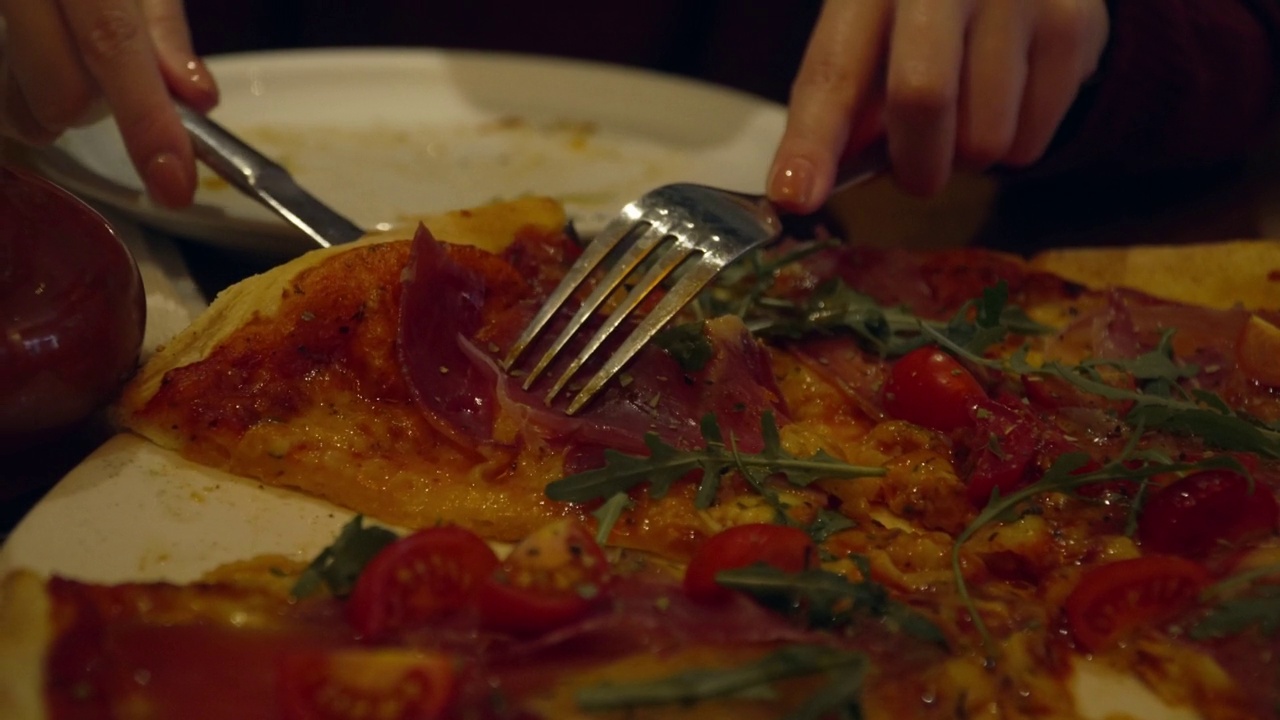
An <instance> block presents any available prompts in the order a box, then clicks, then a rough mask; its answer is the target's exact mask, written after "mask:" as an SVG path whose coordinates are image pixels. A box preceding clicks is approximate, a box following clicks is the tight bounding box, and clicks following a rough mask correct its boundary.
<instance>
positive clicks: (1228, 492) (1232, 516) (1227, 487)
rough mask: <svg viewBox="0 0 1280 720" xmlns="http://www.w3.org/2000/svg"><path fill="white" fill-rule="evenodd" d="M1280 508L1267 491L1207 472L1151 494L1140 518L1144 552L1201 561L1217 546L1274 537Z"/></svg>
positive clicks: (1236, 478) (1228, 474) (1221, 473)
mask: <svg viewBox="0 0 1280 720" xmlns="http://www.w3.org/2000/svg"><path fill="white" fill-rule="evenodd" d="M1278 520H1280V506H1277V504H1276V496H1275V494H1274V493H1272V492H1271V490H1270V488H1268V487H1267V486H1265V485H1263V484H1262V483H1255V485H1254V487H1253V492H1252V493H1251V492H1250V491H1249V480H1248V478H1246V477H1245V476H1243V475H1241V474H1239V473H1236V472H1232V471H1230V470H1205V471H1202V472H1198V473H1193V474H1191V475H1188V476H1186V477H1184V478H1180V479H1178V480H1175V481H1174V482H1172V483H1170V484H1169V485H1167V486H1165V487H1163V488H1161V489H1160V490H1158V491H1157V492H1155V493H1153V494H1152V496H1151V498H1150V499H1149V500H1148V501H1147V503H1146V505H1144V506H1143V508H1142V515H1141V516H1139V518H1138V539H1139V540H1140V541H1141V542H1142V545H1143V547H1144V548H1147V549H1149V550H1153V551H1155V552H1161V553H1173V554H1175V555H1182V556H1185V557H1192V558H1196V557H1203V556H1205V555H1207V554H1209V552H1210V551H1211V550H1213V548H1214V547H1215V546H1216V545H1218V544H1219V543H1224V542H1240V541H1244V540H1251V539H1253V538H1256V537H1260V536H1265V535H1268V534H1270V533H1273V532H1275V530H1276V523H1277V521H1278Z"/></svg>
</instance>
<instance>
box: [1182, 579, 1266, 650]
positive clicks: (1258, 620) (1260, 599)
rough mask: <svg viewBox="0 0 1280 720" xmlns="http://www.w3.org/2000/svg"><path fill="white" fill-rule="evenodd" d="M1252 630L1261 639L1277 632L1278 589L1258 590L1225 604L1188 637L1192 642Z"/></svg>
mask: <svg viewBox="0 0 1280 720" xmlns="http://www.w3.org/2000/svg"><path fill="white" fill-rule="evenodd" d="M1251 627H1256V628H1258V631H1259V632H1261V633H1262V634H1264V635H1275V634H1276V631H1277V630H1280V585H1268V586H1266V587H1258V588H1256V589H1254V590H1253V591H1252V592H1250V593H1248V594H1247V595H1242V596H1240V597H1236V598H1232V599H1230V600H1224V601H1223V602H1221V603H1219V604H1217V605H1216V606H1214V607H1213V608H1212V609H1210V610H1209V612H1208V613H1207V614H1206V615H1205V616H1204V617H1203V618H1201V619H1200V620H1199V621H1198V622H1196V624H1195V625H1192V626H1191V629H1190V630H1189V631H1188V632H1187V634H1188V635H1189V636H1190V637H1191V638H1192V639H1194V640H1208V639H1211V638H1224V637H1229V636H1231V635H1239V634H1240V633H1242V632H1244V631H1245V630H1248V629H1249V628H1251Z"/></svg>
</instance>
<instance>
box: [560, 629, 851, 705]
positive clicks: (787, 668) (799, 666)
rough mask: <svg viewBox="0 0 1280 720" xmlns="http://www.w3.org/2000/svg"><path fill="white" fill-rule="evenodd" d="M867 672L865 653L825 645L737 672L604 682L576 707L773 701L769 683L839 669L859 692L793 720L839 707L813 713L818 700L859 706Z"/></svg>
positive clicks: (584, 693) (792, 649) (786, 652)
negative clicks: (740, 699)
mask: <svg viewBox="0 0 1280 720" xmlns="http://www.w3.org/2000/svg"><path fill="white" fill-rule="evenodd" d="M866 668H867V659H866V656H864V655H863V654H862V653H858V652H851V651H847V650H839V649H837V648H832V647H825V646H821V645H791V646H788V647H784V648H781V649H779V650H775V651H774V652H772V653H770V654H768V655H766V656H764V657H763V658H761V659H759V660H757V661H755V662H751V663H748V664H746V665H740V666H737V667H730V668H715V669H711V668H699V669H696V670H687V671H684V672H679V673H675V674H673V675H668V676H666V677H663V678H659V679H657V680H648V681H642V682H635V683H626V684H622V683H605V684H601V685H596V686H593V687H588V688H584V689H582V690H580V691H578V694H577V702H578V706H579V707H580V708H582V709H583V710H587V711H591V712H595V711H603V710H621V709H626V708H634V707H645V706H654V705H688V704H692V703H696V702H700V701H704V700H712V699H715V698H726V697H743V696H746V697H769V696H771V695H772V688H771V687H770V684H771V683H773V682H776V681H778V680H785V679H787V678H794V677H803V676H806V675H814V674H816V673H820V672H827V671H832V670H839V671H840V673H839V677H838V678H836V680H838V681H839V682H840V683H841V684H842V685H843V686H844V687H846V688H848V686H852V688H850V689H852V690H854V692H846V693H840V694H835V693H825V694H823V693H820V694H819V695H815V696H813V697H812V698H810V700H809V702H808V703H806V705H805V706H804V707H802V708H800V710H801V711H803V712H804V713H805V714H802V715H794V716H792V717H796V718H800V717H804V718H809V717H821V716H822V715H823V714H824V713H826V712H831V711H833V710H838V709H839V708H831V707H825V703H823V705H824V706H823V707H817V706H815V707H813V708H811V707H810V706H811V705H814V703H815V701H822V700H824V699H830V698H838V699H839V700H840V701H841V702H842V703H844V704H845V706H846V707H847V705H848V704H849V703H850V702H856V695H857V692H856V690H857V689H860V688H861V686H862V678H863V675H864V674H865V672H866ZM851 695H852V696H853V697H850V696H851ZM814 710H817V711H819V712H816V713H815V712H814ZM855 717H856V715H855Z"/></svg>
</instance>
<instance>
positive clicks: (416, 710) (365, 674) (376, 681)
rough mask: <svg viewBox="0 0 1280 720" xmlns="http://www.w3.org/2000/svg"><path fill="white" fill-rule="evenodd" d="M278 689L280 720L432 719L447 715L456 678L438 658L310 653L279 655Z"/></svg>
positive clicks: (407, 653)
mask: <svg viewBox="0 0 1280 720" xmlns="http://www.w3.org/2000/svg"><path fill="white" fill-rule="evenodd" d="M277 688H278V692H279V700H280V714H281V717H283V718H284V720H357V719H358V718H369V717H377V718H386V719H387V720H434V718H443V717H447V716H449V711H450V704H451V701H452V700H453V698H454V696H455V694H456V690H457V673H456V671H455V669H454V663H453V660H452V659H450V658H449V657H448V656H446V655H444V654H442V653H434V652H420V651H416V650H402V649H364V648H344V649H340V650H330V651H324V650H315V651H305V652H299V653H293V654H289V655H286V656H284V657H283V658H282V659H281V661H280V665H279V668H278V676H277Z"/></svg>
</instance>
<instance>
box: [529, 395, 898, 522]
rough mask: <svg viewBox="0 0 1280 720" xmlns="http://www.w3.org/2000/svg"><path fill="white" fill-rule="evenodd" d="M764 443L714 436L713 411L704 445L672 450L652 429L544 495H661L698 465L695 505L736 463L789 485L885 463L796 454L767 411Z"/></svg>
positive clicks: (877, 471) (875, 472)
mask: <svg viewBox="0 0 1280 720" xmlns="http://www.w3.org/2000/svg"><path fill="white" fill-rule="evenodd" d="M761 424H762V433H763V436H764V440H765V446H764V449H762V450H761V451H760V452H758V453H742V452H737V451H735V450H734V449H733V448H731V447H730V446H729V445H727V444H726V443H725V441H724V440H723V439H721V436H720V429H719V425H718V424H717V423H716V422H715V418H714V416H711V415H708V416H707V417H706V418H704V419H703V427H702V434H703V439H704V441H705V443H706V444H705V446H704V447H702V448H699V449H693V450H678V449H676V448H675V447H673V446H671V445H668V444H667V443H665V442H663V440H662V439H661V438H659V437H658V436H657V435H656V434H655V433H648V434H646V435H645V438H644V442H645V445H647V446H648V447H649V454H648V455H627V454H625V453H620V452H617V451H615V450H606V451H605V453H604V457H605V464H604V465H603V466H602V467H599V468H594V469H592V470H587V471H584V472H581V473H577V474H575V475H570V476H568V477H565V478H561V479H560V480H556V481H553V482H552V483H550V484H549V485H547V489H546V494H547V497H548V498H550V499H552V500H563V501H567V502H589V501H592V500H603V499H607V498H611V497H613V496H614V495H616V494H618V493H625V492H627V491H628V490H630V489H632V488H634V487H636V486H638V485H641V484H644V483H648V485H649V495H650V496H652V497H655V498H660V497H663V496H665V495H666V494H667V492H668V491H669V490H670V489H671V484H672V483H674V482H675V481H677V480H679V479H681V478H683V477H685V476H687V475H689V474H690V473H692V472H694V471H701V472H702V477H703V480H702V482H703V483H704V486H703V487H702V488H700V492H699V495H698V502H699V503H705V504H700V505H699V507H708V506H709V505H710V503H711V501H712V500H714V497H715V492H714V488H713V487H709V484H714V483H716V482H718V481H719V478H720V477H721V476H723V475H724V474H725V473H727V472H729V471H731V470H734V469H739V468H749V469H751V470H753V471H755V472H757V473H761V474H763V475H765V476H771V475H781V476H783V477H785V478H786V479H787V481H788V482H790V483H792V484H793V485H798V486H804V485H808V484H810V483H812V482H814V481H815V480H818V479H821V478H855V477H869V476H880V475H884V474H885V472H886V471H885V469H884V468H880V467H864V466H859V465H851V464H849V463H846V462H844V461H842V460H837V459H836V458H834V457H832V456H831V455H829V454H827V453H825V452H821V451H820V452H818V453H816V454H815V455H813V456H812V457H809V458H797V457H794V456H792V455H790V454H789V453H787V452H786V451H785V450H783V449H782V445H781V441H780V440H779V437H778V428H777V424H776V423H775V422H774V420H773V416H772V415H771V414H766V415H765V416H764V417H763V418H762V419H761Z"/></svg>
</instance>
